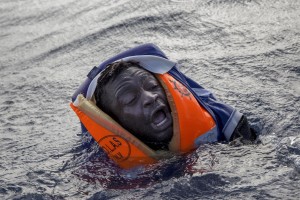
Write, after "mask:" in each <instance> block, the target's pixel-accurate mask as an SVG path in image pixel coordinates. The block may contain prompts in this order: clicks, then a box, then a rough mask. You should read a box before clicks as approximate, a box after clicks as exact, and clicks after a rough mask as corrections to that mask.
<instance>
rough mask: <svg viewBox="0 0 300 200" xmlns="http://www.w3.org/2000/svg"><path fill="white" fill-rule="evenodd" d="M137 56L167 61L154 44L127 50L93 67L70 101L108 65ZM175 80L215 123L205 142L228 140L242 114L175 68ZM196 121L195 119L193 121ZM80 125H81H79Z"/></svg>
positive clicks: (170, 72) (85, 91)
mask: <svg viewBox="0 0 300 200" xmlns="http://www.w3.org/2000/svg"><path fill="white" fill-rule="evenodd" d="M138 55H153V56H159V57H162V58H165V59H168V58H167V57H166V55H165V54H164V53H163V52H162V51H161V50H160V49H159V48H158V47H157V46H155V45H154V44H144V45H140V46H137V47H135V48H132V49H129V50H127V51H125V52H122V53H120V54H118V55H116V56H114V57H112V58H110V59H108V60H106V61H104V62H103V63H101V64H100V65H99V66H98V67H94V68H93V69H92V70H91V71H90V72H89V73H88V75H87V79H86V80H85V81H84V83H82V85H81V86H80V87H79V88H78V89H77V90H76V92H75V93H74V94H73V96H72V101H73V102H74V101H75V99H76V97H77V95H78V94H80V93H81V94H83V95H84V96H86V93H87V89H88V87H89V84H90V83H91V81H92V80H93V79H94V77H95V76H97V75H98V74H99V73H100V72H101V71H102V70H103V69H104V68H105V67H106V66H107V65H108V64H110V63H112V62H114V61H117V60H119V59H122V58H125V57H129V56H138ZM168 73H169V74H170V75H172V76H173V77H174V78H175V79H177V80H178V81H180V82H181V83H182V84H183V85H185V86H186V88H188V89H189V90H190V92H191V93H192V94H193V95H194V96H195V98H196V99H197V101H198V102H199V104H201V105H202V106H203V107H204V108H205V109H206V110H207V111H208V112H209V113H210V114H211V116H212V117H213V118H214V120H215V122H216V125H217V127H216V132H215V133H213V134H212V136H210V137H207V138H210V139H209V141H207V142H216V141H224V140H227V141H229V140H230V137H231V135H232V133H233V131H234V130H235V128H236V126H237V124H238V122H239V121H240V119H241V117H242V114H241V113H239V112H238V111H237V110H236V109H234V108H233V107H231V106H229V105H227V104H225V103H223V102H220V101H218V100H217V99H216V98H215V97H214V95H213V94H212V93H211V92H209V91H208V90H206V89H204V88H203V87H202V86H200V85H199V84H198V83H196V82H195V81H193V80H192V79H190V78H188V77H186V76H185V75H184V74H182V73H181V72H180V71H179V70H178V69H177V68H176V67H175V66H174V67H173V68H172V69H171V70H170V71H169V72H168ZM195 120H197V119H195ZM81 125H82V124H81ZM86 131H87V130H86V128H85V127H84V126H83V125H82V132H86ZM201 142H203V141H201Z"/></svg>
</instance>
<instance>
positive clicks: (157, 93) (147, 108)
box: [95, 61, 173, 149]
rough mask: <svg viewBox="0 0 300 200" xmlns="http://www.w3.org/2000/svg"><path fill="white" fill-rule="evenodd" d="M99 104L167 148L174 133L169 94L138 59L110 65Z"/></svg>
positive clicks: (151, 143)
mask: <svg viewBox="0 0 300 200" xmlns="http://www.w3.org/2000/svg"><path fill="white" fill-rule="evenodd" d="M95 98H96V104H97V106H98V107H99V108H101V109H102V110H103V111H104V112H106V113H107V114H108V115H110V116H111V117H113V118H114V119H115V120H116V121H118V122H119V123H120V124H121V125H122V126H123V127H124V128H126V129H127V130H128V131H130V132H131V133H132V134H134V135H135V136H136V137H137V138H139V139H140V140H142V141H143V142H144V143H146V144H147V145H148V146H150V147H151V148H153V149H165V148H167V145H168V143H169V142H170V140H171V138H172V136H173V121H172V116H171V111H170V108H169V104H168V100H167V97H166V94H165V92H164V90H163V88H162V86H161V85H160V83H159V81H158V80H157V79H156V78H155V76H154V75H153V74H151V73H150V72H148V71H146V70H144V69H142V68H141V67H140V66H139V64H138V63H135V62H130V61H129V62H123V61H121V62H117V63H114V64H112V65H109V66H108V67H107V68H106V69H105V70H104V71H103V74H102V75H101V76H100V77H99V79H98V82H97V87H96V90H95Z"/></svg>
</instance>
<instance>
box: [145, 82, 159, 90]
mask: <svg viewBox="0 0 300 200" xmlns="http://www.w3.org/2000/svg"><path fill="white" fill-rule="evenodd" d="M158 87H159V85H158V84H157V83H148V84H147V86H146V89H148V90H155V89H157V88H158Z"/></svg>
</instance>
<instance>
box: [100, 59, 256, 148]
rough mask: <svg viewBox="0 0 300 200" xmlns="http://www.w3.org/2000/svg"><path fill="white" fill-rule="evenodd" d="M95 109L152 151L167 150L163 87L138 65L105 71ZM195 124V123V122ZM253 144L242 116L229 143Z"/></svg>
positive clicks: (170, 122)
mask: <svg viewBox="0 0 300 200" xmlns="http://www.w3.org/2000/svg"><path fill="white" fill-rule="evenodd" d="M94 94H95V99H96V105H97V106H98V107H99V108H100V109H102V110H103V111H104V112H105V113H107V114H108V115H110V116H111V117H112V118H113V119H115V120H116V121H117V122H118V123H119V124H120V125H121V126H123V127H124V128H125V129H127V130H128V131H129V132H131V133H132V134H133V135H135V136H136V137H137V138H138V139H140V140H141V141H143V142H144V143H145V144H146V145H148V146H149V147H150V148H152V149H154V150H167V149H168V144H169V142H170V140H171V139H172V136H173V120H172V115H171V110H170V107H169V103H168V100H167V97H166V94H165V91H164V89H163V87H162V86H161V84H160V82H159V81H158V80H157V79H156V77H155V76H154V75H153V74H152V73H150V72H148V71H146V70H145V69H143V68H142V67H141V66H140V65H139V64H138V63H136V62H132V61H128V62H124V61H120V62H116V63H113V64H111V65H109V66H108V67H106V69H105V70H104V71H103V73H102V75H101V76H100V77H99V79H98V82H97V87H96V90H95V93H94ZM195 120H197V119H195ZM239 137H241V138H242V139H243V141H253V140H255V138H256V135H255V133H254V132H253V130H252V129H251V128H250V126H249V123H248V121H247V119H246V117H245V116H243V117H242V118H241V119H240V121H239V123H238V125H237V126H236V128H235V130H234V132H233V134H232V136H231V138H230V140H233V139H236V138H239Z"/></svg>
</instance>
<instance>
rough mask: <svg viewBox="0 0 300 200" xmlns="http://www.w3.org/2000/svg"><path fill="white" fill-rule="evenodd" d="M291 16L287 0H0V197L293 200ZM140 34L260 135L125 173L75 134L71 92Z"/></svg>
mask: <svg viewBox="0 0 300 200" xmlns="http://www.w3.org/2000/svg"><path fill="white" fill-rule="evenodd" d="M299 19H300V1H297V0H202V1H196V0H173V1H172V0H169V1H167V0H166V1H161V0H151V1H150V0H145V1H138V0H132V1H128V0H110V1H109V0H98V1H97V0H91V1H84V0H65V1H59V0H54V1H46V0H40V1H38V0H33V1H30V0H27V1H26V0H0V64H1V65H0V80H1V81H0V150H1V151H0V199H151V200H152V199H299V198H300V136H299V132H300V123H299V121H300V120H299V116H300V111H299V108H300V103H299V102H300V79H299V77H300V20H299ZM148 42H151V43H154V44H156V45H158V46H159V47H160V48H161V49H162V50H163V51H164V52H165V53H166V54H167V56H168V57H169V58H170V59H172V60H176V61H178V62H179V63H181V64H183V66H184V67H182V69H181V70H182V71H183V72H185V73H186V74H187V75H188V76H190V77H192V78H193V79H195V80H196V81H197V82H199V83H201V84H202V85H203V86H204V87H206V88H208V89H210V90H211V91H213V92H214V93H215V94H216V96H217V97H218V98H219V99H221V100H223V101H224V102H227V103H229V104H231V105H232V106H234V107H236V108H237V109H239V110H240V111H241V112H243V113H245V114H246V115H247V116H248V118H249V120H250V122H251V124H252V125H253V126H254V127H255V129H256V130H259V132H260V140H261V143H260V144H256V145H248V146H231V145H228V144H215V145H204V146H201V147H200V148H199V149H198V150H197V151H196V152H195V153H193V154H190V155H188V156H186V157H182V158H174V159H171V160H167V161H163V162H161V163H159V164H157V165H155V166H150V167H149V168H148V169H146V170H140V171H138V170H135V171H129V172H126V171H122V170H119V169H118V168H116V167H115V166H114V165H113V164H112V163H111V162H110V161H108V160H107V158H106V157H105V156H103V152H101V151H100V150H99V149H98V147H97V146H96V145H94V144H90V142H89V141H85V142H82V135H81V132H80V126H79V123H78V119H77V117H76V116H75V114H74V113H73V112H72V111H71V109H70V108H69V103H70V98H71V95H72V94H73V92H74V90H75V89H76V88H77V87H78V85H79V84H80V83H81V82H82V81H83V80H84V79H85V76H86V74H87V72H88V71H89V70H90V69H91V68H92V66H94V65H98V64H99V63H100V62H101V61H103V60H105V59H107V58H108V57H111V56H113V55H115V54H116V53H119V52H121V51H124V50H126V49H128V48H131V47H134V46H136V45H138V44H143V43H148ZM83 138H84V139H85V140H89V138H88V137H83Z"/></svg>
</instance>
